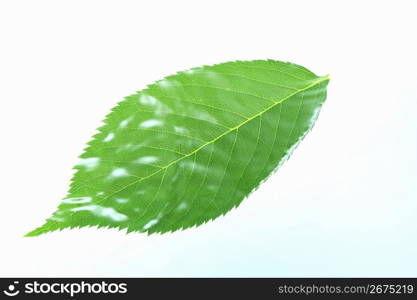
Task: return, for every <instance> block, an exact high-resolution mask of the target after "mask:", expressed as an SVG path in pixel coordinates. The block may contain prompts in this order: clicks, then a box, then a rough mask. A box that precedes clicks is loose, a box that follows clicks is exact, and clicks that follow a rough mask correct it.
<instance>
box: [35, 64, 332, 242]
mask: <svg viewBox="0 0 417 300" xmlns="http://www.w3.org/2000/svg"><path fill="white" fill-rule="evenodd" d="M328 80H329V79H328V77H318V76H316V75H315V74H313V73H312V72H310V71H308V70H307V69H305V68H303V67H301V66H298V65H295V64H290V63H283V62H279V61H272V60H266V61H260V60H259V61H247V62H229V63H223V64H218V65H214V66H205V67H200V68H194V69H191V70H188V71H184V72H179V73H177V74H175V75H172V76H169V77H166V78H165V79H163V80H161V81H158V82H156V83H154V84H152V85H150V86H148V88H146V89H145V90H142V91H140V92H138V93H136V94H134V95H131V96H128V97H126V98H125V99H124V100H123V101H122V102H120V103H119V104H118V105H117V106H116V107H115V108H114V109H113V110H112V112H111V113H110V114H109V115H108V116H107V117H106V119H105V121H104V123H105V125H104V126H102V127H101V128H99V133H98V134H96V135H95V136H94V138H93V140H92V141H91V142H90V143H89V144H88V147H87V148H86V150H85V152H84V153H83V154H82V155H81V162H80V164H79V165H77V166H76V167H75V168H76V170H77V171H76V173H75V175H74V177H73V179H72V183H71V187H70V190H69V192H68V195H67V196H66V197H65V198H64V200H63V201H62V203H61V204H60V205H59V207H58V209H57V211H56V212H55V213H54V214H53V216H52V217H51V218H49V219H48V220H47V221H46V223H45V224H44V225H43V226H41V227H39V228H38V229H35V230H34V231H32V232H30V233H29V234H28V235H29V236H34V235H39V234H42V233H45V232H48V231H54V230H57V229H63V228H73V227H82V226H98V227H116V228H119V229H123V228H127V231H128V232H130V231H140V232H148V233H153V232H160V233H163V232H167V231H175V230H178V229H183V228H188V227H192V226H195V225H200V224H202V223H204V222H207V221H209V220H212V219H214V218H217V217H218V216H220V215H223V214H225V213H226V212H228V211H229V210H231V209H232V208H233V207H236V206H238V205H239V204H240V203H241V201H242V200H243V199H244V198H245V197H246V196H248V195H249V194H250V192H251V191H253V190H254V189H255V188H257V187H258V185H259V184H260V183H261V182H262V181H263V180H265V179H266V178H267V177H268V176H269V175H270V174H271V173H272V172H273V171H274V170H275V169H276V168H277V167H278V166H279V165H280V163H282V162H283V161H284V160H285V159H286V158H287V157H288V156H289V155H290V154H291V153H292V151H293V149H294V148H295V146H296V145H297V144H298V143H299V142H300V140H301V139H302V138H303V137H304V135H305V134H306V133H307V132H308V131H309V129H311V127H312V126H313V124H314V122H315V120H316V118H317V116H318V113H319V110H320V108H321V106H322V104H323V102H324V100H325V98H326V86H327V83H328Z"/></svg>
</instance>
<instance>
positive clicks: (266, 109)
mask: <svg viewBox="0 0 417 300" xmlns="http://www.w3.org/2000/svg"><path fill="white" fill-rule="evenodd" d="M328 80H329V76H328V75H326V76H324V77H320V78H318V79H317V80H315V81H314V82H312V83H310V84H309V85H307V86H306V87H304V88H301V89H298V90H296V91H295V92H293V93H291V94H289V95H288V96H286V97H284V98H283V99H281V100H279V101H277V102H274V103H273V104H271V105H270V106H268V107H267V108H265V109H264V110H262V111H260V112H259V113H257V114H255V115H254V116H252V117H250V118H248V119H246V120H245V121H243V122H242V123H240V124H239V125H237V126H235V127H232V128H230V129H229V130H227V131H225V132H224V133H222V134H221V135H219V136H218V137H216V138H214V139H212V140H211V141H208V142H206V143H205V144H203V145H201V146H200V147H198V148H196V149H195V150H193V151H191V152H190V153H188V154H186V155H184V156H183V157H180V158H178V159H176V160H174V161H172V162H170V163H169V164H167V165H166V166H164V167H161V168H160V169H159V170H157V171H155V172H153V173H151V174H149V175H148V176H145V177H141V178H140V179H138V180H135V181H132V182H131V183H129V184H127V185H125V186H124V187H122V188H121V189H119V190H117V191H115V192H113V193H111V194H109V195H107V196H106V197H104V198H103V199H100V200H99V201H97V202H96V203H101V202H103V201H105V200H107V199H108V198H110V197H111V196H113V195H116V194H117V193H119V192H121V191H123V190H125V189H126V188H128V187H129V186H132V185H134V184H137V183H139V182H142V181H144V180H146V179H148V178H150V177H152V176H154V175H156V174H158V173H159V172H161V171H163V170H167V169H168V168H169V167H170V166H172V165H174V164H176V163H177V162H179V161H181V160H183V159H184V158H187V157H190V156H192V155H194V154H195V153H197V152H198V151H200V150H201V149H203V148H204V147H207V146H208V145H210V144H213V143H215V142H216V141H217V140H219V139H221V138H222V137H224V136H225V135H227V134H229V133H231V132H232V131H234V130H237V129H239V128H240V127H242V126H243V125H245V124H246V123H248V122H250V121H251V120H253V119H256V118H257V117H259V116H260V115H263V114H264V113H266V112H267V111H269V110H271V109H272V108H274V107H275V106H277V105H279V104H281V103H283V102H284V101H286V100H288V99H289V98H291V97H293V96H295V95H297V94H298V93H300V92H303V91H305V90H308V89H310V88H313V87H315V86H316V85H318V84H320V83H322V82H324V81H328Z"/></svg>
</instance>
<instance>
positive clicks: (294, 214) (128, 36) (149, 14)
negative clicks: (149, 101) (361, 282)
mask: <svg viewBox="0 0 417 300" xmlns="http://www.w3.org/2000/svg"><path fill="white" fill-rule="evenodd" d="M415 6H416V4H415V1H389V2H388V1H387V2H385V1H318V0H316V1H286V2H283V1H260V0H257V1H248V2H244V1H204V2H203V1H103V0H100V1H85V0H83V1H56V0H54V1H42V0H37V1H19V0H13V1H11V0H10V1H7V0H6V1H5V0H2V1H1V2H0V100H1V106H0V130H1V131H0V132H1V145H0V151H1V152H0V168H1V169H0V170H1V173H0V176H1V195H0V201H1V215H0V231H1V242H0V243H1V246H0V275H1V276H417V256H416V252H417V240H416V237H417V226H416V225H417V221H416V220H417V191H416V189H417V188H416V183H417V159H416V156H417V155H416V153H417V121H416V110H417V104H416V103H417V55H416V54H417V44H416V40H417V39H416V28H417V21H416V20H417V18H416V11H417V7H415ZM264 58H272V59H277V60H284V61H291V62H295V63H298V64H301V65H303V66H305V67H307V68H309V69H311V70H312V71H313V72H315V73H317V74H319V75H325V74H327V73H329V74H330V75H331V77H332V80H331V82H330V84H329V93H328V100H327V102H326V104H325V106H324V108H323V110H322V113H321V115H320V117H319V120H318V122H317V124H316V127H315V129H314V130H313V131H312V132H311V133H310V134H309V135H308V137H307V138H306V139H305V140H304V142H303V143H301V145H300V146H299V148H298V149H297V150H296V151H295V152H294V154H293V156H292V157H291V158H290V160H289V161H288V162H287V163H286V164H285V165H284V166H283V167H282V168H281V169H280V170H279V171H278V172H277V173H276V174H275V175H274V176H272V177H271V178H270V180H269V181H267V182H266V183H265V184H263V185H262V187H261V188H260V189H259V190H258V191H257V192H255V193H254V194H252V195H251V196H250V197H249V198H248V199H246V200H245V201H244V202H243V204H242V205H241V206H240V207H239V208H238V209H236V210H233V211H232V212H230V213H229V214H227V215H226V216H225V217H222V218H219V219H217V220H215V221H214V222H211V223H209V224H206V225H204V226H201V227H199V228H197V229H190V230H186V231H182V232H177V233H174V234H166V235H162V236H161V235H152V236H147V235H145V234H129V235H125V234H124V233H122V232H118V231H115V230H105V229H102V230H96V229H81V230H65V231H63V232H55V233H52V234H47V235H43V236H40V237H37V238H24V237H23V234H25V233H26V232H28V231H30V230H32V229H33V228H35V227H37V226H39V225H41V224H42V222H43V220H44V219H45V218H47V217H49V216H50V214H51V213H52V212H53V210H54V209H55V208H56V206H57V205H58V203H59V202H60V199H62V197H63V196H64V195H65V193H66V191H67V187H68V183H69V180H70V178H71V176H72V174H73V170H72V166H73V165H75V164H76V162H77V161H78V160H77V156H78V155H79V154H80V153H81V151H82V149H83V148H84V146H85V143H86V142H87V141H89V139H90V137H91V136H92V135H93V134H94V133H95V128H97V127H98V126H99V125H100V122H101V120H102V119H103V118H104V116H105V114H107V113H108V112H109V110H110V108H111V107H112V106H114V105H115V103H116V102H118V101H120V100H121V99H122V97H123V96H126V95H129V94H131V93H133V92H135V91H136V90H140V89H142V88H144V87H145V85H146V84H149V83H151V82H153V81H154V80H157V79H161V78H162V77H164V76H166V75H170V74H172V73H174V72H176V71H179V70H183V69H187V68H190V67H195V66H200V65H204V64H214V63H219V62H225V61H230V60H237V59H240V60H245V59H246V60H251V59H264Z"/></svg>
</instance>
